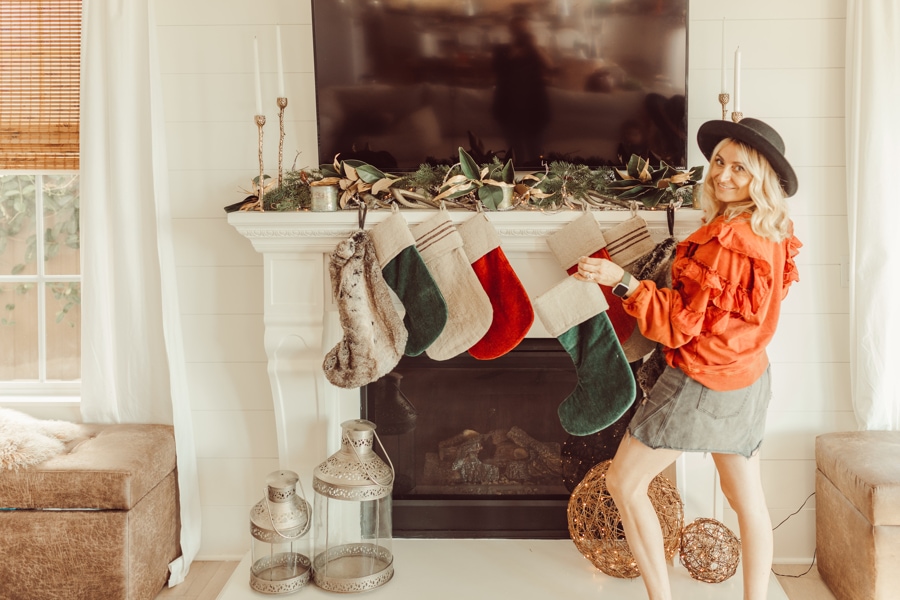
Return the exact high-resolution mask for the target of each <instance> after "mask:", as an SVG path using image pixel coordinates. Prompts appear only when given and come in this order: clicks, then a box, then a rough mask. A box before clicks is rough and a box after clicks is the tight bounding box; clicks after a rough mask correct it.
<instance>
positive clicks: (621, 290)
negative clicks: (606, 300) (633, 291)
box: [612, 281, 628, 298]
mask: <svg viewBox="0 0 900 600" xmlns="http://www.w3.org/2000/svg"><path fill="white" fill-rule="evenodd" d="M612 293H613V294H615V295H616V296H618V297H619V298H624V297H625V294H627V293H628V286H627V285H625V284H624V283H622V282H621V281H620V282H619V283H617V284H616V287H614V288H613V289H612Z"/></svg>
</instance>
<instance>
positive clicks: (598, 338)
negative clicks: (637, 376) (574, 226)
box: [534, 277, 636, 435]
mask: <svg viewBox="0 0 900 600" xmlns="http://www.w3.org/2000/svg"><path fill="white" fill-rule="evenodd" d="M534 309H535V312H537V314H538V317H540V319H541V322H542V323H543V324H544V327H545V328H546V329H547V331H548V332H549V333H550V335H552V336H554V337H556V338H557V339H558V340H559V342H560V343H561V344H562V345H563V348H565V349H566V352H568V353H569V356H571V357H572V361H573V362H574V363H575V370H576V373H577V375H578V384H577V385H576V386H575V390H574V391H573V392H572V393H571V394H569V396H568V397H567V398H566V399H565V400H563V402H562V404H560V405H559V408H558V409H557V414H558V415H559V422H560V423H561V424H562V426H563V429H565V430H566V431H567V432H568V433H570V434H571V435H590V434H592V433H597V432H598V431H600V430H602V429H604V428H606V427H608V426H609V425H611V424H612V423H614V422H615V421H616V420H617V419H618V418H619V417H620V416H622V414H623V413H624V412H625V411H626V410H628V407H629V406H631V404H632V403H633V402H634V396H635V390H636V387H635V382H634V376H633V374H632V372H631V368H630V366H629V365H628V361H627V360H626V359H625V354H624V353H623V352H622V347H621V345H619V342H618V340H616V336H615V332H614V331H613V327H612V324H611V323H610V321H609V319H608V318H607V316H606V312H605V309H606V300H605V299H604V297H603V293H602V292H601V291H600V289H599V287H598V286H596V285H594V284H592V283H589V282H584V281H578V280H577V279H575V278H574V277H567V278H566V279H565V280H564V281H562V282H560V283H559V284H557V285H556V286H554V287H553V288H551V289H550V290H549V291H547V292H545V293H544V294H542V295H540V296H539V297H537V298H535V300H534Z"/></svg>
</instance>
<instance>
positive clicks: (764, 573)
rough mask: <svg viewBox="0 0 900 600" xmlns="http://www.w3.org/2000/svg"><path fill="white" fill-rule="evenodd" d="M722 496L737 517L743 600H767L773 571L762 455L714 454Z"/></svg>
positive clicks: (770, 521)
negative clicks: (760, 462)
mask: <svg viewBox="0 0 900 600" xmlns="http://www.w3.org/2000/svg"><path fill="white" fill-rule="evenodd" d="M713 460H715V462H716V469H718V471H719V479H720V481H721V482H722V492H723V493H724V494H725V497H726V498H727V499H728V503H729V504H730V505H731V508H733V509H734V511H735V512H736V513H737V517H738V526H739V527H740V536H741V568H742V569H743V571H742V572H743V574H744V600H765V597H766V590H767V589H768V587H769V571H770V570H771V569H772V553H773V550H772V547H773V541H772V520H771V518H770V517H769V509H768V508H767V506H766V497H765V495H764V494H763V488H762V480H761V479H760V473H759V454H755V455H753V456H752V457H751V458H749V459H748V458H745V457H743V456H741V455H740V454H713Z"/></svg>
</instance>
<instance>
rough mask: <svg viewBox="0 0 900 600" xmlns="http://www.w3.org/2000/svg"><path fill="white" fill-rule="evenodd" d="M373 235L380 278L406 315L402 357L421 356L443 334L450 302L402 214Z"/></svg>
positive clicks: (375, 229)
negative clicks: (404, 347) (406, 334)
mask: <svg viewBox="0 0 900 600" xmlns="http://www.w3.org/2000/svg"><path fill="white" fill-rule="evenodd" d="M370 235H371V237H372V243H373V245H374V246H375V254H376V255H377V257H378V263H379V264H380V265H381V275H382V277H384V280H385V282H387V284H388V287H390V288H391V290H393V292H394V293H395V294H396V295H397V298H398V299H399V300H400V302H401V304H403V309H404V310H405V311H406V312H405V314H404V315H403V324H404V325H405V326H406V331H407V332H408V334H409V335H408V337H407V338H406V349H405V350H404V352H403V353H404V354H405V355H406V356H418V355H420V354H422V353H423V352H424V351H425V350H426V349H427V348H428V347H429V346H430V345H431V344H432V343H433V342H434V341H435V340H436V339H437V338H438V337H439V336H440V335H441V333H442V332H443V331H444V326H445V325H446V324H447V315H448V311H447V302H446V300H444V295H443V294H442V293H441V290H440V288H439V287H438V285H437V282H436V281H435V280H434V277H432V275H431V271H429V270H428V266H427V265H426V264H425V260H424V259H423V258H422V255H421V254H419V250H418V249H417V248H416V239H415V238H414V237H413V235H412V233H411V232H410V230H409V226H408V225H407V223H406V220H405V219H404V218H403V216H402V215H401V214H400V211H399V210H395V211H394V212H393V214H391V216H390V217H388V218H387V219H385V220H384V221H382V222H381V223H379V224H378V225H376V226H375V227H374V228H372V231H371V232H370Z"/></svg>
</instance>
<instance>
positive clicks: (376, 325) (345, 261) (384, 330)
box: [322, 230, 407, 388]
mask: <svg viewBox="0 0 900 600" xmlns="http://www.w3.org/2000/svg"><path fill="white" fill-rule="evenodd" d="M328 272H329V275H330V276H331V291H332V293H333V294H334V298H335V301H336V302H337V305H338V310H339V312H340V316H341V328H342V329H343V331H344V338H343V339H342V340H341V341H340V342H338V344H337V345H336V346H335V347H334V348H332V349H331V350H330V351H329V352H328V354H326V355H325V361H324V362H323V364H322V368H323V369H324V371H325V377H326V378H327V379H328V381H330V382H331V383H332V384H334V385H336V386H337V387H341V388H357V387H362V386H364V385H367V384H369V383H371V382H373V381H375V380H376V379H379V378H380V377H382V376H384V375H385V374H387V373H389V372H390V371H391V369H393V368H394V367H396V366H397V363H398V362H400V357H402V356H403V348H404V347H406V338H407V333H406V328H405V327H404V326H403V321H402V320H401V319H400V315H399V314H398V313H397V309H396V308H395V307H394V302H393V301H392V300H391V295H390V289H389V288H388V286H387V284H386V283H385V281H384V278H383V277H382V275H381V268H380V266H379V264H378V259H377V258H376V257H375V247H374V246H373V244H372V240H371V239H370V238H369V234H368V233H367V232H366V231H363V230H359V231H357V232H356V233H354V234H353V235H351V236H350V237H349V238H348V239H346V240H344V241H342V242H341V243H340V244H338V245H337V248H335V250H334V252H332V254H331V259H330V261H329V264H328Z"/></svg>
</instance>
